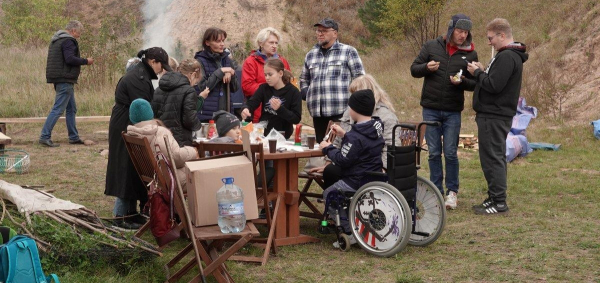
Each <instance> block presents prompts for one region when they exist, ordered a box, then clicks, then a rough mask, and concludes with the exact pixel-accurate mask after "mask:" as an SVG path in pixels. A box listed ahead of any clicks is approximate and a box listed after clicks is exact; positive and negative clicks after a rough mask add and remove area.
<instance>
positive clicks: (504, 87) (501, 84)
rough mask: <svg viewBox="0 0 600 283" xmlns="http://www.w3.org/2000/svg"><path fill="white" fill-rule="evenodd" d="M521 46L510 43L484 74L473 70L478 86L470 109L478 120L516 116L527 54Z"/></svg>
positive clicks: (481, 71) (523, 45)
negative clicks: (480, 118) (481, 118)
mask: <svg viewBox="0 0 600 283" xmlns="http://www.w3.org/2000/svg"><path fill="white" fill-rule="evenodd" d="M525 52H526V46H525V44H523V43H519V42H515V43H511V44H509V45H507V46H505V47H503V48H501V49H500V50H498V53H497V54H496V56H494V58H493V59H492V61H491V62H490V64H489V65H488V67H487V68H486V69H485V71H483V70H481V69H477V70H475V74H474V76H475V79H476V81H477V86H476V87H475V93H474V94H473V109H474V110H475V112H477V116H478V117H485V118H494V119H503V120H511V119H512V118H513V116H515V114H516V113H517V103H518V102H519V95H520V93H521V81H522V78H523V63H525V62H526V61H527V59H528V58H529V55H528V54H527V53H525Z"/></svg>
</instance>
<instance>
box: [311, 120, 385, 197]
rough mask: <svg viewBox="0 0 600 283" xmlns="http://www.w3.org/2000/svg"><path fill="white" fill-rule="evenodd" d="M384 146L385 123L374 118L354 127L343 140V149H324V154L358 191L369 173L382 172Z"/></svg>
mask: <svg viewBox="0 0 600 283" xmlns="http://www.w3.org/2000/svg"><path fill="white" fill-rule="evenodd" d="M384 145H385V141H384V140H383V123H382V122H381V120H380V119H379V118H377V117H373V119H372V120H370V121H367V122H363V123H357V124H354V125H352V129H351V130H350V131H348V132H346V135H345V136H344V138H343V139H342V144H341V149H337V148H336V147H334V146H333V145H330V146H328V147H326V148H323V154H326V155H327V157H329V159H331V161H333V163H335V164H336V165H338V166H340V167H342V170H343V173H342V180H343V181H344V182H345V183H346V184H348V186H350V187H351V188H354V189H358V188H359V186H360V185H361V183H360V181H361V179H363V178H364V177H365V176H366V175H367V172H369V171H372V172H381V169H382V168H383V162H382V161H381V151H382V150H383V146H384Z"/></svg>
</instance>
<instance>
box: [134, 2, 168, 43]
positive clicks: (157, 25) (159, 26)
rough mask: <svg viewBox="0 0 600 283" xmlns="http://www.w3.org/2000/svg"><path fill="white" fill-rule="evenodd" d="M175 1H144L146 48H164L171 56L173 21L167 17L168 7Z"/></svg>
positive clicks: (144, 37) (144, 38)
mask: <svg viewBox="0 0 600 283" xmlns="http://www.w3.org/2000/svg"><path fill="white" fill-rule="evenodd" d="M171 2H173V0H144V5H143V6H142V13H143V14H144V22H145V26H144V35H143V40H144V47H143V48H149V47H155V46H158V47H162V48H163V49H164V50H165V51H167V53H169V54H171V52H172V51H173V47H174V40H173V37H172V36H171V22H172V21H171V20H170V17H169V16H168V15H167V14H168V13H167V11H168V7H169V5H170V4H171Z"/></svg>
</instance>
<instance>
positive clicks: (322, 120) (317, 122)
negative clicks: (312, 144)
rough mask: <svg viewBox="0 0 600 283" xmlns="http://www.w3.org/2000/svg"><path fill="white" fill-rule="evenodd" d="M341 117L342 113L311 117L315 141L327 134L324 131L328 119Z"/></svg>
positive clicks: (318, 141)
mask: <svg viewBox="0 0 600 283" xmlns="http://www.w3.org/2000/svg"><path fill="white" fill-rule="evenodd" d="M341 118H342V114H340V115H335V116H331V117H313V126H314V127H315V136H316V138H317V143H320V142H321V141H323V137H325V135H326V134H327V133H326V132H325V131H326V130H327V125H329V121H339V120H340V119H341Z"/></svg>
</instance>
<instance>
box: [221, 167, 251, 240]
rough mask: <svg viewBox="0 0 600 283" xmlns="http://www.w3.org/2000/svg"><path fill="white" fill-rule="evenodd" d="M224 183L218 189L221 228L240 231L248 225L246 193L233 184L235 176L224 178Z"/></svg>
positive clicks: (222, 230)
mask: <svg viewBox="0 0 600 283" xmlns="http://www.w3.org/2000/svg"><path fill="white" fill-rule="evenodd" d="M222 181H223V183H224V185H223V186H222V187H221V188H220V189H219V190H218V191H217V203H218V204H219V220H218V223H219V228H221V232H223V233H238V232H241V231H242V230H244V227H245V226H246V214H244V193H243V192H242V189H240V187H238V186H236V185H234V184H233V178H232V177H227V178H223V179H222Z"/></svg>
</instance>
